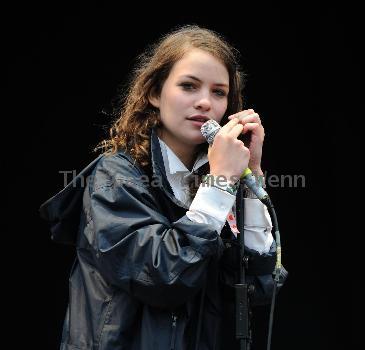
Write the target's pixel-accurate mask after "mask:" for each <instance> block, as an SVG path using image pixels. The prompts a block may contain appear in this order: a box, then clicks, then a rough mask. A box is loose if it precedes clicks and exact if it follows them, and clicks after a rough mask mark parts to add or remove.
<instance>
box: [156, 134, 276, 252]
mask: <svg viewBox="0 0 365 350" xmlns="http://www.w3.org/2000/svg"><path fill="white" fill-rule="evenodd" d="M159 142H160V146H161V151H162V157H163V161H164V165H165V171H166V176H167V179H168V181H169V183H170V185H171V188H172V190H173V192H174V195H175V197H176V198H177V199H178V200H179V201H181V202H182V203H183V204H184V205H185V206H186V207H188V208H189V210H188V211H187V212H186V216H187V217H188V218H189V219H190V220H191V221H194V222H198V223H206V224H210V225H213V226H214V227H215V229H216V231H217V232H218V234H220V233H221V231H222V228H223V226H224V224H225V222H226V219H227V215H228V213H229V212H230V211H231V210H232V207H233V205H234V203H235V201H236V196H234V195H232V194H230V193H228V192H226V191H222V190H220V189H218V188H216V187H212V186H207V185H205V186H203V185H200V187H199V189H198V191H197V193H196V195H195V197H194V199H193V201H191V199H190V195H189V185H188V182H189V178H190V177H191V176H193V172H194V171H195V170H196V169H198V168H200V167H201V166H202V165H204V164H205V163H207V162H208V157H207V155H206V154H203V153H202V154H200V155H199V156H198V157H197V159H196V161H195V164H194V166H193V168H192V171H189V170H188V169H187V168H186V166H185V165H184V164H183V162H182V161H181V160H180V159H179V158H178V157H177V156H176V154H175V153H174V152H173V151H172V150H171V148H170V147H169V146H167V144H166V143H165V142H163V141H162V140H161V139H159ZM244 218H245V222H244V230H245V232H244V234H245V245H246V246H247V247H248V248H251V249H254V250H256V251H258V252H259V253H260V254H263V253H267V252H268V251H269V250H270V247H271V244H272V242H273V236H272V234H271V230H272V223H271V218H270V215H269V213H268V211H267V208H266V206H265V205H264V204H262V203H261V202H260V200H258V199H250V198H245V199H244Z"/></svg>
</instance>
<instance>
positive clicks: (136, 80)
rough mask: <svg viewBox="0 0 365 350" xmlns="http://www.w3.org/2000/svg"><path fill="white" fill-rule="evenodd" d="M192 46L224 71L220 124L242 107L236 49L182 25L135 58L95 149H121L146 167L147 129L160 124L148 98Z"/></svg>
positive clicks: (157, 91) (209, 32)
mask: <svg viewBox="0 0 365 350" xmlns="http://www.w3.org/2000/svg"><path fill="white" fill-rule="evenodd" d="M194 48H198V49H201V50H204V51H206V52H208V53H210V54H211V55H213V56H214V57H216V58H218V59H219V60H220V61H221V62H222V63H223V64H224V65H225V67H226V68H227V70H228V73H229V87H230V88H229V95H228V106H227V110H226V114H225V117H224V118H223V119H222V122H221V124H222V125H223V124H225V123H226V122H227V121H228V119H227V117H228V116H229V115H231V114H233V113H236V112H238V111H240V110H241V109H242V95H241V94H242V91H243V86H244V74H243V72H242V71H241V70H240V68H239V65H238V56H239V53H238V51H237V50H236V49H234V48H233V47H232V46H231V45H230V44H228V42H227V41H226V40H225V39H223V37H222V36H221V35H219V34H217V33H216V32H214V31H212V30H209V29H206V28H201V27H199V26H197V25H186V26H182V27H179V28H178V29H175V30H174V31H172V32H170V33H168V34H166V35H165V36H163V37H162V38H161V39H160V40H159V41H158V42H157V43H156V44H154V45H152V46H150V47H149V48H148V49H147V50H146V51H145V52H144V53H143V54H142V55H140V56H139V57H138V59H137V64H136V66H135V69H134V70H133V72H132V75H131V80H130V82H129V87H128V88H127V89H126V91H125V92H124V93H122V94H121V95H120V96H119V100H120V107H119V109H118V112H117V113H115V116H116V119H115V121H114V122H113V125H112V127H111V128H110V138H109V139H106V140H103V141H102V142H101V143H100V144H99V145H98V147H96V150H97V149H100V148H102V149H103V151H104V153H105V154H106V155H110V154H114V153H116V152H117V151H118V150H120V149H123V150H125V151H127V152H128V153H129V154H130V155H131V156H132V157H133V159H134V160H135V161H136V162H137V163H138V164H139V165H140V166H141V167H142V168H145V167H148V166H149V159H150V157H149V147H150V130H151V128H154V127H159V126H161V122H160V119H159V111H158V109H156V108H155V107H153V106H152V105H151V103H150V102H149V97H151V96H159V94H160V93H161V90H162V86H163V84H164V82H165V81H166V79H167V78H168V75H169V73H170V71H171V69H172V67H173V65H174V64H175V63H176V62H177V61H178V60H180V59H181V58H182V57H183V56H184V55H185V54H186V53H187V52H188V51H189V50H191V49H194ZM204 147H206V145H204Z"/></svg>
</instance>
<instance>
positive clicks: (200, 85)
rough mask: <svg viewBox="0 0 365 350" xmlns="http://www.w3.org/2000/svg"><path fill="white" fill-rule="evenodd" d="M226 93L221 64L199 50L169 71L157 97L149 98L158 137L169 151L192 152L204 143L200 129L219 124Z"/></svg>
mask: <svg viewBox="0 0 365 350" xmlns="http://www.w3.org/2000/svg"><path fill="white" fill-rule="evenodd" d="M228 92H229V75H228V71H227V69H226V67H225V66H224V64H223V63H221V61H219V60H218V59H217V58H215V57H213V56H212V55H211V54H209V53H207V52H205V51H203V50H200V49H193V50H190V51H189V52H188V53H186V54H185V55H184V56H183V58H182V59H180V60H179V61H177V62H176V63H175V65H174V66H173V67H172V69H171V72H170V74H169V76H168V78H167V79H166V81H165V83H164V85H163V87H162V90H161V94H160V96H157V97H152V98H150V102H151V104H152V105H153V106H155V107H157V108H159V110H160V118H161V121H162V124H163V126H162V129H161V131H160V137H161V138H162V139H163V140H164V141H165V142H166V143H167V144H168V145H169V146H170V147H171V148H172V149H181V147H189V148H191V147H193V148H194V147H195V146H197V145H199V144H201V143H203V142H205V139H204V137H203V136H202V134H201V132H200V127H201V126H202V125H203V123H204V122H205V121H206V120H208V119H214V120H216V121H217V122H220V121H221V119H222V117H223V115H224V113H225V111H226V109H227V103H228ZM199 119H201V120H200V121H199Z"/></svg>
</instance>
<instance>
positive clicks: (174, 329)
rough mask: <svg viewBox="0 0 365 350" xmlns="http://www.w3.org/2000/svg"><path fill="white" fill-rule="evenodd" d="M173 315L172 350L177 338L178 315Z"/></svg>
mask: <svg viewBox="0 0 365 350" xmlns="http://www.w3.org/2000/svg"><path fill="white" fill-rule="evenodd" d="M171 316H172V327H171V328H172V332H171V343H170V350H174V349H175V339H176V323H177V315H175V314H174V313H172V314H171Z"/></svg>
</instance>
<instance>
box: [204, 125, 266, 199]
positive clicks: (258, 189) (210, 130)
mask: <svg viewBox="0 0 365 350" xmlns="http://www.w3.org/2000/svg"><path fill="white" fill-rule="evenodd" d="M220 129H221V126H220V125H219V124H218V123H217V122H216V121H215V120H212V119H210V120H208V121H207V122H205V123H204V124H203V125H202V126H201V128H200V131H201V133H202V135H203V136H204V137H205V139H206V140H207V142H208V143H209V145H212V144H213V141H214V137H215V135H216V134H217V133H218V131H219V130H220ZM241 179H242V180H243V181H244V183H245V185H246V186H247V187H248V188H249V189H250V190H251V191H252V192H253V193H254V194H255V195H256V196H257V198H258V199H259V200H260V201H261V202H263V203H264V204H265V205H268V204H269V203H270V198H269V195H268V194H267V192H266V191H265V190H264V189H263V188H262V186H260V185H259V184H257V183H256V178H255V176H254V175H253V174H252V171H251V170H250V169H249V168H246V169H245V170H244V172H243V173H242V175H241Z"/></svg>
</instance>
